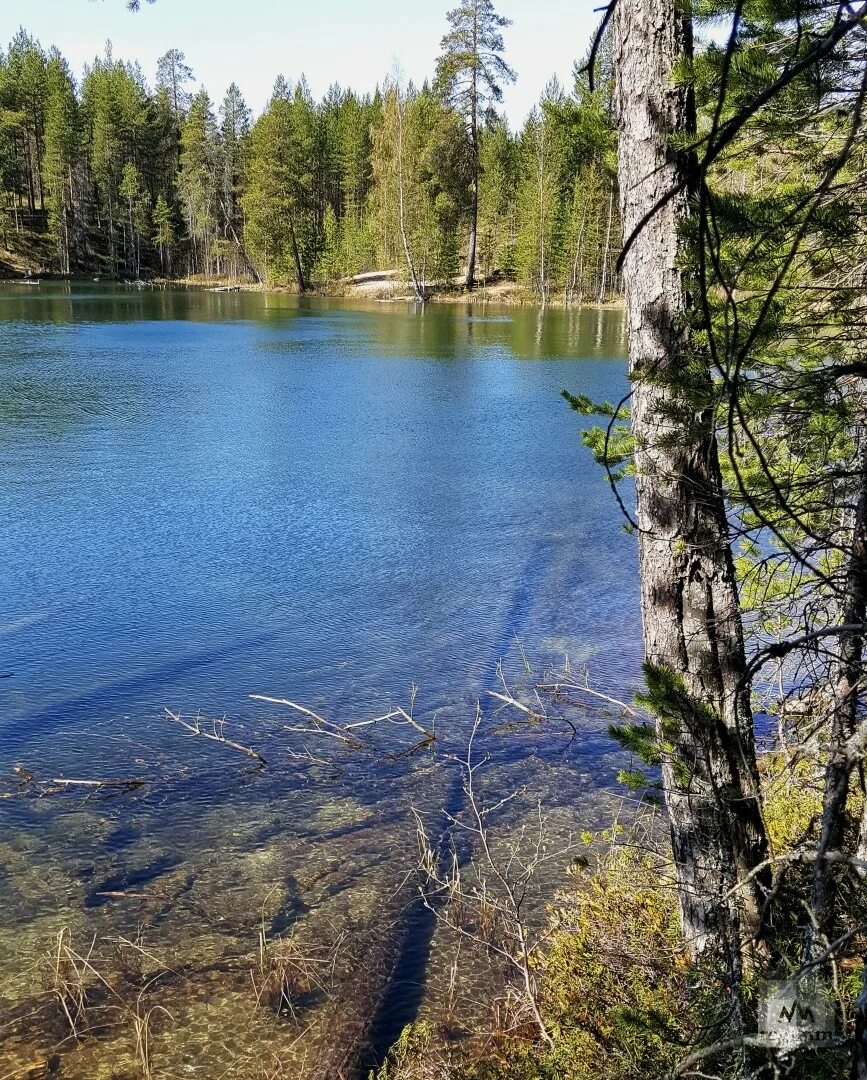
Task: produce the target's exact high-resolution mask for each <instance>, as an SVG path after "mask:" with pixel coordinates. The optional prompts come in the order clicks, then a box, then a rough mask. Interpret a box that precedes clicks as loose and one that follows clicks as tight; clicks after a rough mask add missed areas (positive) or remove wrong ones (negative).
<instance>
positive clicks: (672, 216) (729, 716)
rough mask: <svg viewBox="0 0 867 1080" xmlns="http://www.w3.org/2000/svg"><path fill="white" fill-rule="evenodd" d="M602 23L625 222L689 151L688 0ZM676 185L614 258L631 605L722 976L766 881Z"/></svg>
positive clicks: (635, 219) (694, 935) (675, 840)
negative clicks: (626, 409) (684, 68)
mask: <svg viewBox="0 0 867 1080" xmlns="http://www.w3.org/2000/svg"><path fill="white" fill-rule="evenodd" d="M614 33H615V46H614V48H615V69H616V72H617V106H618V114H619V119H618V123H619V133H620V153H619V189H620V205H621V218H622V223H623V234H624V237H625V238H628V237H630V235H631V234H632V232H633V230H634V229H635V228H636V227H637V225H638V224H639V222H640V221H641V220H642V218H643V217H644V215H645V214H647V213H648V212H649V211H650V210H651V209H652V208H653V207H654V206H655V205H656V204H657V200H658V199H659V198H660V197H661V196H662V195H664V194H665V193H666V192H668V191H670V190H671V189H672V188H674V187H676V186H677V185H679V184H680V183H681V182H682V181H684V180H686V179H687V178H688V176H689V167H690V164H691V161H692V159H691V156H690V155H689V153H688V152H686V151H683V150H680V151H676V150H674V149H673V148H672V140H673V138H675V137H677V136H681V137H682V136H684V135H689V134H690V133H692V132H694V131H695V103H694V99H693V95H692V92H691V91H690V90H689V89H687V88H684V87H682V86H677V85H675V81H674V72H675V70H676V69H677V68H678V66H679V65H681V64H682V63H683V62H684V61H686V62H688V60H689V59H690V57H691V53H692V27H691V23H690V21H689V16H688V7H685V6H684V5H683V4H681V3H680V2H678V0H618V3H617V8H616V11H615V15H614ZM690 194H691V191H690V186H689V184H687V186H686V189H685V190H684V191H683V193H682V194H680V195H678V196H677V197H675V198H674V199H672V200H671V201H669V202H668V203H667V204H666V205H665V206H664V207H663V208H662V209H660V210H659V211H658V212H657V213H655V214H654V215H652V216H651V217H650V219H649V220H648V222H647V224H646V225H645V226H644V227H643V228H642V229H641V231H640V232H639V233H638V235H637V238H636V239H635V240H634V242H633V243H632V245H631V247H629V249H628V251H627V253H626V256H625V261H624V267H623V269H624V283H625V292H626V308H627V319H628V328H629V369H630V376H631V378H632V380H633V396H632V428H633V435H634V438H635V470H636V472H635V483H636V495H637V523H638V551H639V564H640V577H641V605H642V616H643V623H644V645H645V653H646V659H647V663H648V665H649V670H650V669H656V670H657V671H665V672H668V673H674V675H675V676H677V677H679V679H680V680H682V689H683V691H684V692H683V693H682V694H680V695H679V701H676V702H675V701H672V702H671V704H670V707H669V708H666V709H664V710H661V711H660V714H659V718H658V721H657V724H658V733H659V736H660V742H661V745H662V748H663V770H662V771H663V784H664V787H665V792H666V805H667V809H668V815H669V821H670V829H671V841H672V850H673V854H674V861H675V864H676V868H677V875H678V886H679V888H678V892H679V897H680V906H681V917H682V925H683V932H684V937H685V940H686V942H687V944H688V946H689V948H690V949H691V951H692V953H693V955H694V956H699V955H702V954H705V955H707V954H710V955H714V956H717V957H719V959H720V960H721V961H722V962H723V963H724V964H725V965H726V967H727V970H728V972H729V977H730V979H731V981H732V984H733V985H734V984H736V983H737V982H738V980H739V977H740V972H741V964H742V961H743V958H744V955H745V953H744V947H745V946H747V954H749V953H751V948H750V947H749V944H748V943H750V942H752V941H754V940H756V939H757V938H758V937H759V936H760V933H761V921H762V920H761V910H762V903H763V898H764V888H765V887H766V885H767V881H766V878H765V875H764V874H763V873H755V872H754V871H755V869H756V867H758V866H759V865H760V864H761V863H762V862H763V861H764V860H765V859H766V857H767V840H766V835H765V830H764V825H763V821H762V816H761V810H760V804H759V780H758V772H757V768H756V759H755V746H754V739H753V727H752V715H751V710H750V704H749V696H748V689H747V686H746V679H745V672H746V659H745V654H744V642H743V627H742V623H741V616H740V609H739V604H738V594H737V587H736V583H735V575H734V566H733V559H732V554H731V548H730V543H729V531H728V525H727V520H726V512H725V504H724V501H723V495H722V482H721V476H720V467H719V459H718V451H717V444H716V439H715V433H714V418H713V415H712V412H711V409H710V408H709V406H708V405H707V404H705V405H703V406H702V405H699V406H697V405H696V402H697V401H699V400H701V399H702V398H703V397H704V399H705V401H707V400H708V399H709V398H710V375H709V371H708V368H707V365H706V364H702V363H701V362H698V363H697V362H696V356H695V352H694V350H693V348H692V345H693V341H692V333H691V330H690V324H691V322H692V320H693V319H694V311H693V304H692V299H691V295H690V289H689V280H688V276H687V273H686V271H685V270H684V266H685V265H687V264H688V259H684V255H685V254H686V248H685V245H686V244H687V243H688V241H687V240H686V239H685V237H684V229H683V227H684V225H685V224H686V223H687V221H688V219H689V215H690V201H689V196H690ZM751 872H753V873H752V876H750V875H751ZM736 886H739V887H738V888H736V889H735V893H734V896H727V894H728V893H729V890H731V889H733V888H735V887H736Z"/></svg>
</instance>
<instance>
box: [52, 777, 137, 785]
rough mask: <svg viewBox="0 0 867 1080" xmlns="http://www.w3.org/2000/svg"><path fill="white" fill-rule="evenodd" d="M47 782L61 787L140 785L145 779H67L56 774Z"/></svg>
mask: <svg viewBox="0 0 867 1080" xmlns="http://www.w3.org/2000/svg"><path fill="white" fill-rule="evenodd" d="M48 783H49V784H59V785H60V786H61V787H90V788H100V787H141V786H142V785H143V784H145V783H146V781H145V780H67V779H65V778H64V777H60V776H56V777H54V778H53V779H51V780H49V781H48Z"/></svg>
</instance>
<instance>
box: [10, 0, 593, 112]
mask: <svg viewBox="0 0 867 1080" xmlns="http://www.w3.org/2000/svg"><path fill="white" fill-rule="evenodd" d="M599 3H600V0H500V2H499V5H498V7H499V9H500V11H501V13H502V14H503V15H506V16H508V17H509V18H511V19H512V20H513V23H514V25H513V26H511V27H510V28H509V29H508V30H507V31H506V47H507V54H508V60H509V62H510V63H511V65H512V66H513V67H514V68H515V69H516V70H517V72H518V82H517V83H516V84H515V86H512V87H509V88H508V89H507V90H506V98H505V107H506V111H507V114H508V116H509V119H510V121H511V123H512V124H513V125H517V124H519V123H520V122H521V121H522V120H523V117H524V115H525V114H526V113H527V112H528V111H529V109H530V108H531V106H532V105H533V103H534V102H535V101H537V100H538V98H539V95H540V94H541V92H542V90H543V88H544V86H545V83H546V82H547V81H548V79H549V78H550V77H551V75H554V74H556V75H558V76H559V77H560V79H561V81H563V82H564V83H567V84H568V83H569V81H570V72H571V68H572V62H573V60H575V59H576V58H577V57H579V56H581V55H582V54H583V52H584V50H585V48H586V46H587V43H588V41H589V38H590V34H591V32H592V29H593V27H594V26H595V25H596V22H597V20H598V17H599V16H598V15H597V14H595V13H594V11H593V8H594V7H598V6H599ZM453 6H454V0H441V2H440V0H423V2H420V3H419V2H416V3H413V2H411V0H368V2H367V3H361V2H359V0H313V2H311V0H304V2H302V0H157V3H156V4H154V5H153V6H149V5H146V4H144V3H143V4H142V9H141V11H140V12H139V13H138V14H136V15H133V14H130V13H129V12H127V11H126V10H125V7H124V0H0V42H2V44H3V47H4V48H5V46H6V43H7V42H8V41H9V39H10V38H11V37H12V35H13V34H14V33H15V31H16V30H17V29H18V27H19V26H20V25H23V26H25V28H26V29H27V30H29V31H30V33H32V34H33V35H34V36H35V37H38V38H39V39H40V40H41V41H42V44H43V45H45V46H46V47H47V46H49V45H52V44H53V45H57V46H58V47H59V48H60V50H61V52H63V54H64V55H65V56H66V57H67V58H68V59H69V61H70V62H71V64H72V67H73V70H74V72H75V74H76V76H80V74H81V68H82V65H83V64H84V63H85V61H88V60H91V59H92V58H93V57H94V56H95V55H96V54H97V53H101V52H102V50H103V46H104V43H105V41H106V39H108V38H110V39H111V41H112V43H113V45H114V52H115V55H116V56H118V57H122V58H124V59H138V60H140V61H141V64H142V67H143V69H144V72H145V74H146V75H147V77H148V79H149V81H151V82H152V81H153V77H154V73H155V69H156V60H157V57H158V56H160V55H161V54H162V53H164V52H166V50H167V49H170V48H178V49H182V50H183V51H184V52H185V53H186V55H187V62H188V63H189V65H190V66H191V67H192V69H193V72H194V74H195V76H196V79H197V81H198V82H203V83H204V84H205V86H207V88H208V90H209V91H210V93H211V96H212V97H213V98H215V99H216V100H217V101H219V100H220V99H221V98H222V96H223V93H224V91H225V89H226V86H227V85H228V84H229V82H231V80H232V79H234V80H235V81H236V82H237V83H238V85H239V86H240V87H241V90H242V92H243V93H244V95H245V97H246V98H247V103H248V104H249V105H250V106H251V107H252V108H253V109H254V111H256V112H258V111H259V110H260V109H261V108H262V106H263V105H264V104H265V102H266V101H267V99H268V96H269V93H270V90H271V87H272V85H273V82H274V78H275V76H276V75H277V74H278V73H280V72H282V73H283V74H285V75H286V76H287V78H290V79H293V80H294V79H296V78H297V77H298V76H299V75H300V74H301V73H302V72H303V73H304V74H305V75H306V76H307V81H308V82H309V83H310V87H311V89H312V90H313V93H314V95H315V96H316V97H319V96H320V95H321V94H322V93H323V92H324V91H325V90H326V88H327V86H328V84H329V83H331V82H332V81H337V82H340V83H341V84H342V85H344V86H352V87H354V88H356V89H358V90H361V91H364V90H372V89H373V87H374V86H375V85H376V84H377V82H381V81H382V80H383V78H384V77H385V76H386V75H387V74H388V72H389V71H390V70H391V68H392V65H393V62H394V60H395V59H397V60H398V61H399V62H400V64H401V66H402V68H403V70H404V72H405V73H406V75H407V76H408V77H412V78H414V79H416V80H417V81H419V82H421V81H422V80H423V79H424V78H425V76H428V75H430V74H431V73H432V72H433V67H434V61H435V58H436V55H437V52H438V48H439V40H440V38H441V37H442V35H443V32H444V30H445V25H446V24H445V12H446V10H447V9H448V8H450V7H453Z"/></svg>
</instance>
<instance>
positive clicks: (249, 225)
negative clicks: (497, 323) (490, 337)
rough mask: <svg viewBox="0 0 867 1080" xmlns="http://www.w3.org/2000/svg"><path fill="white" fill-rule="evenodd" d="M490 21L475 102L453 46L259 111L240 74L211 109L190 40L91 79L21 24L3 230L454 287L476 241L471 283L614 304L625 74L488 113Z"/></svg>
mask: <svg viewBox="0 0 867 1080" xmlns="http://www.w3.org/2000/svg"><path fill="white" fill-rule="evenodd" d="M492 18H493V19H494V20H495V21H494V23H492V27H491V31H492V35H493V36H492V38H491V41H492V44H493V48H492V49H491V51H490V57H491V58H493V60H494V61H495V65H494V67H493V68H492V69H491V70H490V72H489V74H490V76H491V78H490V80H489V82H490V85H488V86H487V87H481V88H480V90H479V93H478V94H477V95H476V96H475V97H474V98H473V99H472V100H471V101H469V102H468V101H467V100H466V97H465V95H464V94H463V92H462V89H461V82H460V74H461V72H460V53H458V54H457V58H458V62H457V69H456V68H455V65H454V63H453V64H452V66H451V68H449V65H448V62H447V61H449V59H450V56H449V51H448V41H447V39H444V41H443V49H444V54H443V58H441V62H440V65H439V68H438V76H437V78H435V79H434V80H432V81H430V82H425V83H423V84H422V85H420V86H418V85H415V84H413V83H411V82H410V83H408V84H406V85H404V84H403V81H402V80H401V78H400V77H399V76H396V75H393V76H391V77H389V78H387V79H385V80H384V82H383V84H382V86H381V87H380V88H378V89H377V90H376V91H375V92H374V93H373V94H363V95H362V94H358V93H356V92H355V91H353V90H350V89H346V88H342V87H340V86H338V85H337V84H334V85H332V86H331V87H330V88H329V90H328V91H327V93H326V94H325V95H324V97H323V98H322V100H320V101H316V100H315V99H314V98H313V96H312V94H311V92H310V89H309V87H308V85H307V82H306V80H305V79H304V77H303V76H301V77H300V78H299V79H298V81H297V82H291V81H289V80H287V79H285V78H284V77H283V76H279V77H278V78H277V80H276V82H275V84H274V89H273V93H272V95H271V98H270V100H269V102H268V103H267V106H266V107H265V109H264V111H263V112H262V114H261V115H260V116H259V117H258V118H256V119H255V121H254V119H253V116H252V114H251V110H250V109H249V108H248V106H247V105H246V103H245V101H244V98H243V96H242V94H241V91H240V90H239V88H238V86H237V85H236V84H235V83H234V82H233V83H232V84H231V85H230V86H229V88H228V90H227V91H226V93H225V95H224V97H223V99H222V101H220V102H219V104H217V103H216V102H215V101H214V100H213V99H212V98H211V96H210V95H209V93H208V91H207V90H206V89H205V88H204V87H201V88H199V89H198V90H194V89H193V88H194V85H195V84H194V79H193V73H192V71H191V69H190V67H189V66H188V65H187V63H186V59H185V56H184V54H183V53H182V52H180V51H179V50H171V51H169V52H168V53H166V54H165V56H163V57H162V58H161V59H160V61H159V65H158V70H157V73H156V79H155V83H154V85H153V86H151V85H150V84H149V82H148V80H147V79H146V77H145V75H144V73H143V71H142V69H141V67H140V65H139V64H137V63H135V62H129V61H126V60H121V59H118V58H117V57H115V56H114V54H113V52H112V48H111V45H110V44H109V45H108V46H107V47H106V50H105V53H104V55H103V56H101V57H98V58H97V59H95V60H94V61H93V63H91V64H89V65H87V66H86V67H85V70H84V73H83V76H82V78H81V79H80V81H77V80H76V78H75V77H74V75H73V73H72V71H71V69H70V66H69V64H68V63H67V61H66V60H65V59H64V57H63V56H62V54H61V53H60V52H59V51H58V50H57V49H56V48H51V49H48V50H46V49H45V48H43V46H42V45H41V44H40V43H39V42H38V41H36V40H34V38H33V37H31V36H30V35H29V34H28V33H27V32H26V31H25V30H24V29H22V30H20V31H19V33H18V34H17V35H16V36H15V38H14V40H13V41H12V42H11V43H10V45H9V47H8V49H7V50H6V52H5V53H0V193H2V194H0V206H2V213H0V243H2V244H4V245H5V246H6V247H12V246H14V247H16V248H17V249H18V250H23V251H25V252H26V251H27V245H28V243H30V242H32V241H33V240H39V241H40V242H41V248H37V247H33V248H32V250H34V251H35V250H39V251H40V252H41V255H40V260H41V262H42V263H43V264H44V265H45V266H46V268H47V269H50V270H52V271H54V272H58V273H61V274H64V275H67V274H70V275H72V274H76V273H81V272H90V271H95V270H99V271H101V272H104V273H106V274H111V275H115V276H118V277H122V278H139V277H141V276H143V275H148V274H160V275H162V276H165V277H174V278H180V277H192V276H199V275H201V276H205V277H229V278H233V279H238V278H249V279H254V280H260V281H263V282H266V283H269V284H275V285H281V284H294V285H296V286H297V287H298V288H300V289H302V290H303V289H305V288H308V287H310V286H313V285H327V284H328V283H333V282H336V281H339V280H340V279H345V278H347V277H351V276H353V275H357V274H360V273H364V272H367V271H372V270H377V269H396V270H398V271H399V272H400V273H401V274H405V275H406V277H407V280H410V276H411V277H412V278H413V279H417V283H418V287H419V288H420V289H424V290H428V289H430V288H432V287H436V286H438V285H443V284H451V283H453V282H454V281H455V279H456V278H457V275H459V274H464V273H465V268H466V267H467V264H468V262H469V252H468V247H469V245H470V243H471V244H472V254H473V260H472V265H471V272H470V277H471V278H472V280H473V281H480V282H490V281H495V280H499V279H510V280H515V281H517V283H518V284H519V285H520V286H522V287H523V288H525V289H526V290H527V291H529V292H530V293H532V294H535V295H536V296H537V297H538V298H540V299H541V300H543V301H547V300H549V299H553V298H555V297H557V298H560V299H561V300H565V301H566V302H567V303H570V302H575V303H581V302H587V301H599V300H603V299H605V298H606V297H607V296H609V295H610V293H611V292H612V291H613V290H614V289H615V288H616V284H617V282H616V275H615V272H614V266H613V264H614V261H615V259H616V253H617V250H618V244H619V222H618V209H617V204H618V200H617V194H616V139H615V135H614V124H613V117H612V94H611V80H607V81H606V82H605V83H604V85H603V86H602V88H600V89H598V90H596V91H594V92H591V91H590V89H589V88H588V85H587V82H586V78H585V77H584V76H580V75H577V74H576V76H575V82H574V85H573V86H572V87H571V89H568V90H567V89H564V88H563V87H562V86H561V85H559V83H558V82H557V81H556V80H552V81H551V83H550V84H549V85H548V87H547V88H546V91H545V94H544V95H543V98H542V100H541V101H540V102H539V104H538V106H537V107H536V108H534V109H533V110H532V112H531V113H530V115H529V116H528V117H527V119H526V121H525V123H524V125H523V127H522V128H521V130H520V131H518V132H513V131H511V130H510V129H509V126H508V124H507V122H506V120H505V118H504V116H503V115H502V113H501V112H499V111H498V110H497V107H496V106H497V104H498V100H499V98H500V91H499V85H498V81H497V79H498V78H499V77H502V76H505V80H506V81H509V77H510V75H511V72H510V70H509V69H508V68H507V67H506V65H505V62H504V61H503V60H502V57H501V53H502V38H501V37H500V36H499V27H500V26H501V25H505V20H501V19H499V17H496V16H493V15H492ZM459 31H460V27H457V29H455V28H454V27H453V30H452V36H454V35H455V34H456V33H459ZM454 56H455V52H454V50H453V51H452V54H451V59H452V60H453V59H454ZM483 61H484V58H483ZM496 65H501V67H500V68H499V69H498V68H497V66H496ZM479 70H480V71H482V72H484V71H485V68H484V63H483V64H482V66H481V67H480V68H479ZM606 87H607V89H606ZM482 91H484V92H482ZM476 204H477V205H476ZM37 262H38V260H36V258H34V264H37Z"/></svg>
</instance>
